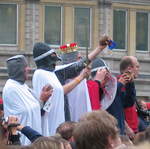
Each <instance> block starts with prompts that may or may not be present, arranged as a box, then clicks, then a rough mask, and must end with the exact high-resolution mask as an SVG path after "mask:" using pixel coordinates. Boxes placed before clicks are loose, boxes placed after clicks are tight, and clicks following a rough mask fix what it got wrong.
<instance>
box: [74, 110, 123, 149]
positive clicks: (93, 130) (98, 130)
mask: <svg viewBox="0 0 150 149" xmlns="http://www.w3.org/2000/svg"><path fill="white" fill-rule="evenodd" d="M116 124H117V121H116V119H115V118H114V117H113V116H111V115H110V114H108V113H107V112H106V111H103V110H100V111H98V110H97V111H93V112H89V113H87V114H85V115H84V116H83V117H82V119H81V121H80V122H79V123H78V125H77V126H76V128H75V130H74V132H73V136H74V139H75V143H76V147H77V149H83V148H84V149H98V148H100V149H115V147H118V146H120V145H121V140H120V137H119V132H118V129H117V126H116Z"/></svg>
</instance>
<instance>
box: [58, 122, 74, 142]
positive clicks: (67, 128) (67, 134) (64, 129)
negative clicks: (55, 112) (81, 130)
mask: <svg viewBox="0 0 150 149" xmlns="http://www.w3.org/2000/svg"><path fill="white" fill-rule="evenodd" d="M76 125H77V122H72V121H67V122H64V123H62V124H60V125H59V126H58V128H57V129H56V133H58V134H60V135H61V136H62V138H64V139H66V140H68V141H70V142H72V141H73V137H72V135H73V130H74V128H75V127H76Z"/></svg>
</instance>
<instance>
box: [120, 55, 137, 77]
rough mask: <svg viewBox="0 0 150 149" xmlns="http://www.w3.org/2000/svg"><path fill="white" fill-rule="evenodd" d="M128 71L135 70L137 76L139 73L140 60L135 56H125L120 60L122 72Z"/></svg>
mask: <svg viewBox="0 0 150 149" xmlns="http://www.w3.org/2000/svg"><path fill="white" fill-rule="evenodd" d="M126 71H130V72H133V73H134V75H135V78H136V77H137V76H138V73H139V62H138V60H137V58H136V57H134V56H124V57H123V58H122V60H121V62H120V72H121V73H124V72H126Z"/></svg>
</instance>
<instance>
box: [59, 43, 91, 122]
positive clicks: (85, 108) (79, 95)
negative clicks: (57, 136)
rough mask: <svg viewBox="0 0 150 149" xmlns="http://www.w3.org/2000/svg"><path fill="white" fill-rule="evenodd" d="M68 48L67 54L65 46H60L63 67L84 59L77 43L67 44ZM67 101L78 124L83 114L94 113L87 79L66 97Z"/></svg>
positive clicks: (71, 115) (71, 116) (72, 118)
mask: <svg viewBox="0 0 150 149" xmlns="http://www.w3.org/2000/svg"><path fill="white" fill-rule="evenodd" d="M73 44H74V45H75V46H71V49H72V50H70V48H69V45H73ZM67 46H68V48H67V50H65V52H64V51H63V49H61V48H63V47H64V46H60V50H61V51H62V55H61V58H62V63H63V65H62V66H67V65H69V64H70V63H71V64H73V63H75V62H77V61H79V60H81V58H82V57H81V55H80V53H79V52H78V50H77V49H78V46H77V44H76V43H71V44H67ZM71 80H72V79H68V80H66V82H65V83H68V82H70V81H71ZM65 100H66V101H67V102H68V105H67V104H66V105H65V106H66V107H67V106H68V109H69V112H70V120H71V121H75V122H78V121H79V119H80V117H81V116H82V115H83V114H85V113H86V112H90V111H92V108H91V102H90V97H89V93H88V88H87V83H86V79H84V80H82V81H81V82H80V83H79V84H78V85H77V86H76V87H75V88H74V89H72V91H70V92H69V93H68V94H67V95H66V98H65Z"/></svg>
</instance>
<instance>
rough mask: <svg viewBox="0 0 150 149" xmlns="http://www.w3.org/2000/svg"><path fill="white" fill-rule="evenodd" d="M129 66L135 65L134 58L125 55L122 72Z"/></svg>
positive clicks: (121, 65)
mask: <svg viewBox="0 0 150 149" xmlns="http://www.w3.org/2000/svg"><path fill="white" fill-rule="evenodd" d="M129 66H133V62H132V59H131V58H130V57H128V56H127V57H125V58H123V59H122V60H121V62H120V72H121V73H123V71H124V70H126V69H127V68H128V67H129Z"/></svg>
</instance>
